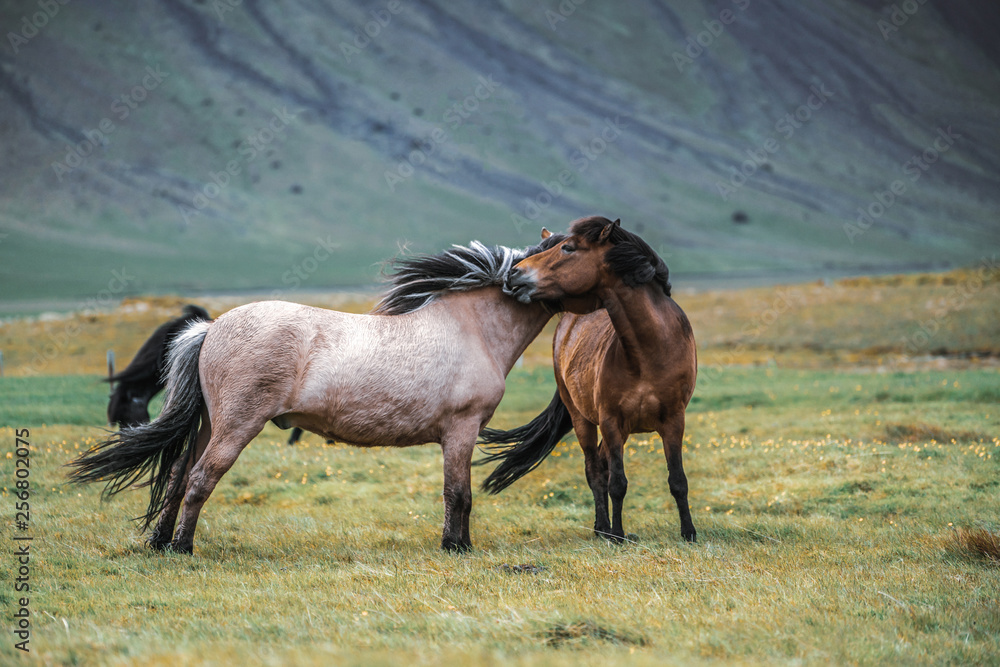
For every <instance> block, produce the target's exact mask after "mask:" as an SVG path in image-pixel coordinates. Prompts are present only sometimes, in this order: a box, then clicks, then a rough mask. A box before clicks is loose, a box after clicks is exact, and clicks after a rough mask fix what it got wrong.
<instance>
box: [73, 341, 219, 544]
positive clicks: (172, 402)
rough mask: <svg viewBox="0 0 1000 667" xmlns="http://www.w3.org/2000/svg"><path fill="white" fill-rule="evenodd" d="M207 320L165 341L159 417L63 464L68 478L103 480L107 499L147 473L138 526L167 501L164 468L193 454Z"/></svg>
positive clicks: (166, 470)
mask: <svg viewBox="0 0 1000 667" xmlns="http://www.w3.org/2000/svg"><path fill="white" fill-rule="evenodd" d="M210 325H211V323H210V322H205V321H199V322H195V323H193V324H191V325H190V326H189V327H188V328H187V329H185V330H184V331H183V332H182V333H180V334H178V335H177V337H176V338H175V339H174V341H173V343H172V344H171V346H170V356H169V358H168V361H167V369H168V371H167V400H166V403H165V404H164V406H163V411H162V412H161V413H160V416H159V417H157V418H156V419H154V420H153V421H151V422H149V423H148V424H141V425H139V426H135V427H131V428H123V429H121V430H119V431H118V432H117V433H114V434H112V435H111V437H109V438H108V439H107V440H105V441H104V442H102V443H100V444H99V445H97V446H95V447H93V448H91V450H90V451H88V452H87V453H86V454H84V455H82V456H81V457H80V458H78V459H76V460H75V461H72V462H71V463H69V465H70V466H72V467H74V468H76V470H74V471H73V472H72V473H70V481H72V482H76V483H78V484H83V483H87V482H107V484H106V485H105V487H104V493H103V494H102V498H104V499H107V498H109V497H110V496H113V495H115V494H116V493H118V492H119V491H121V490H123V489H125V488H127V487H129V486H131V485H132V484H134V483H136V482H138V481H139V480H140V479H141V478H142V477H144V476H145V475H146V473H149V476H150V479H149V481H148V484H149V486H150V494H149V507H148V508H147V510H146V513H145V514H144V515H142V516H140V517H136V520H137V521H142V522H143V525H142V530H143V531H145V530H146V529H147V528H148V527H149V524H150V523H151V522H152V521H153V519H155V518H156V516H157V515H158V514H159V513H160V511H161V510H162V509H163V506H164V504H165V503H166V501H167V495H168V494H167V489H168V486H169V482H170V472H171V470H172V468H173V467H174V463H175V462H176V461H177V460H178V459H180V458H181V457H182V456H184V455H185V453H186V452H187V453H188V455H191V454H193V453H194V446H195V442H196V441H197V439H198V429H199V427H200V424H201V413H202V410H203V409H204V407H205V399H204V397H203V396H202V393H201V381H200V380H199V377H198V357H199V355H200V353H201V346H202V343H204V341H205V335H206V334H207V333H208V327H209V326H210Z"/></svg>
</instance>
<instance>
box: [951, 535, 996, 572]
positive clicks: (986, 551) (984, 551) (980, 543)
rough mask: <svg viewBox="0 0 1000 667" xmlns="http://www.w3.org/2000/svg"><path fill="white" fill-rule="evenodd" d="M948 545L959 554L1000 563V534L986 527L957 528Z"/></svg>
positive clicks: (991, 562) (994, 563) (993, 563)
mask: <svg viewBox="0 0 1000 667" xmlns="http://www.w3.org/2000/svg"><path fill="white" fill-rule="evenodd" d="M947 546H948V548H949V550H950V551H953V552H955V553H958V554H959V555H962V556H966V557H969V556H971V557H973V558H976V559H980V560H986V561H988V562H989V563H990V564H992V565H1000V535H998V534H997V533H994V532H991V531H989V530H986V529H985V528H956V529H955V530H954V531H953V532H952V534H951V538H950V539H949V541H948V545H947Z"/></svg>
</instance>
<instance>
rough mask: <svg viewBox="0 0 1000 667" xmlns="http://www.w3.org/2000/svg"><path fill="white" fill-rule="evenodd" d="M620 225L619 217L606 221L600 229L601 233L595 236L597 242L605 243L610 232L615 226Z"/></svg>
mask: <svg viewBox="0 0 1000 667" xmlns="http://www.w3.org/2000/svg"><path fill="white" fill-rule="evenodd" d="M621 226H622V221H621V218H619V219H618V220H615V221H614V222H611V223H608V224H607V225H604V229H602V230H601V235H600V236H598V237H597V242H598V243H606V242H607V240H608V237H610V236H611V232H613V231H614V230H615V227H621Z"/></svg>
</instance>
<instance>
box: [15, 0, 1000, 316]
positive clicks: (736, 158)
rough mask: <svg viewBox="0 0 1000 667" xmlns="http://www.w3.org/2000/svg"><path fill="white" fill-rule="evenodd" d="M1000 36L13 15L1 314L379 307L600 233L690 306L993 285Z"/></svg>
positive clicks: (253, 16)
mask: <svg viewBox="0 0 1000 667" xmlns="http://www.w3.org/2000/svg"><path fill="white" fill-rule="evenodd" d="M998 14H1000V10H998V9H997V7H996V6H995V5H994V4H991V3H987V2H966V3H952V4H946V3H943V2H939V3H931V2H921V1H920V0H907V1H906V2H899V3H896V4H882V3H880V2H871V1H864V0H831V1H826V2H824V1H820V0H813V1H808V2H797V1H794V0H781V1H772V2H763V1H762V0H753V1H749V0H720V1H718V2H704V3H700V4H697V5H696V4H695V3H681V2H653V1H641V0H640V1H637V2H629V3H610V2H599V1H598V0H587V1H583V0H576V2H573V1H572V0H563V2H561V3H559V2H555V1H550V2H543V3H533V2H527V1H517V0H510V1H507V2H495V1H494V2H490V1H484V2H476V3H450V2H443V1H439V2H435V3H428V2H417V1H416V0H410V1H407V0H398V1H397V0H392V1H388V0H387V1H385V2H368V3H362V2H340V1H330V2H321V1H320V0H297V1H293V2H281V3H268V2H261V1H260V0H242V1H239V0H194V1H185V0H148V1H143V2H136V3H124V2H98V1H96V0H91V1H87V0H72V1H71V2H68V3H67V4H64V5H63V4H59V3H58V2H57V1H56V0H53V1H52V2H51V3H49V2H46V1H44V0H43V1H42V2H38V1H35V2H16V3H12V2H6V3H3V4H2V8H0V27H2V29H3V30H2V34H3V41H4V46H3V49H2V50H0V109H2V114H0V135H2V137H3V146H4V150H3V152H2V154H0V202H2V204H0V300H3V301H5V302H7V304H8V306H7V307H8V309H10V308H15V307H16V306H15V305H14V304H15V303H16V302H18V301H29V300H38V299H55V298H59V299H79V300H88V299H91V300H93V299H97V300H99V301H100V300H106V299H107V298H108V297H118V296H124V295H126V294H132V293H141V292H169V291H174V292H178V291H179V292H193V291H198V290H228V289H259V290H291V289H319V288H327V287H333V286H350V285H365V284H371V283H372V282H374V281H375V280H376V279H377V274H378V271H379V261H380V260H384V259H386V258H388V257H391V256H393V255H396V254H397V253H399V252H400V251H401V249H403V250H404V251H406V252H428V251H435V250H438V249H441V248H443V247H447V245H448V244H451V243H467V242H468V241H469V240H471V239H479V240H482V241H484V242H487V243H503V244H506V245H513V246H525V245H529V244H532V243H534V242H535V240H536V239H537V238H538V236H537V235H538V231H539V229H540V227H541V226H542V225H546V226H548V227H549V228H552V229H564V228H565V227H566V225H567V223H568V222H569V221H570V220H571V219H573V218H575V217H578V216H582V215H590V214H600V215H607V216H609V217H612V218H614V217H621V219H622V220H623V222H624V224H625V225H626V226H628V227H630V228H632V229H635V230H637V231H639V232H640V233H641V234H643V236H644V237H646V238H647V239H648V240H649V241H650V242H651V243H652V245H653V246H654V247H656V248H657V249H658V250H659V251H660V253H661V254H662V255H663V256H664V258H665V259H666V261H667V262H668V264H669V265H670V268H671V271H672V274H673V276H674V283H675V285H677V286H678V287H683V286H684V284H685V282H686V281H687V282H688V283H695V282H697V281H698V280H704V279H707V278H709V277H713V276H721V277H722V278H724V279H726V280H728V281H729V282H730V283H731V284H739V283H740V282H748V283H749V282H760V281H780V280H784V279H798V278H813V277H819V276H823V275H837V274H846V273H864V272H884V271H909V270H932V269H939V268H947V267H951V266H957V265H975V264H976V263H978V262H981V261H983V260H984V258H991V257H993V254H994V253H995V250H996V248H997V246H998V241H1000V220H998V211H1000V206H998V203H1000V187H998V186H1000V48H998V46H997V44H998V42H997V40H996V37H995V35H996V29H997V27H998V26H1000V16H998ZM741 172H742V173H741ZM994 261H995V260H994Z"/></svg>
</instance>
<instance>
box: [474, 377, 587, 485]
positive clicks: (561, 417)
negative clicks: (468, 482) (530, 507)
mask: <svg viewBox="0 0 1000 667" xmlns="http://www.w3.org/2000/svg"><path fill="white" fill-rule="evenodd" d="M572 428H573V421H572V420H571V419H570V417H569V410H567V409H566V406H565V404H563V402H562V399H561V398H559V392H558V391H557V392H556V395H555V396H553V397H552V402H551V403H549V407H547V408H545V410H544V411H543V412H542V414H540V415H538V416H537V417H535V418H534V419H532V420H531V421H530V422H529V423H527V424H525V425H524V426H518V427H517V428H515V429H511V430H509V431H498V430H496V429H492V428H487V429H483V432H482V433H480V440H479V441H480V442H481V443H483V444H487V445H494V446H493V447H486V448H485V449H486V451H487V452H488V456H487V457H486V458H483V459H480V460H478V461H476V462H475V464H476V465H483V464H484V463H491V462H493V461H500V465H498V466H497V467H496V468H495V469H494V470H493V472H491V473H490V476H489V477H487V478H486V480H485V481H484V482H483V490H484V491H489V492H490V493H500V492H501V491H503V490H504V489H506V488H507V487H508V486H510V485H511V484H513V483H514V482H516V481H517V480H519V479H521V478H522V477H524V476H525V475H527V474H528V473H529V472H531V471H532V470H534V469H535V468H537V467H538V464H540V463H541V462H542V461H544V460H545V457H546V456H548V455H549V454H550V453H551V452H552V450H553V449H555V446H556V445H558V444H559V441H560V440H562V438H563V436H564V435H566V434H567V433H569V432H570V430H571V429H572Z"/></svg>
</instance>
